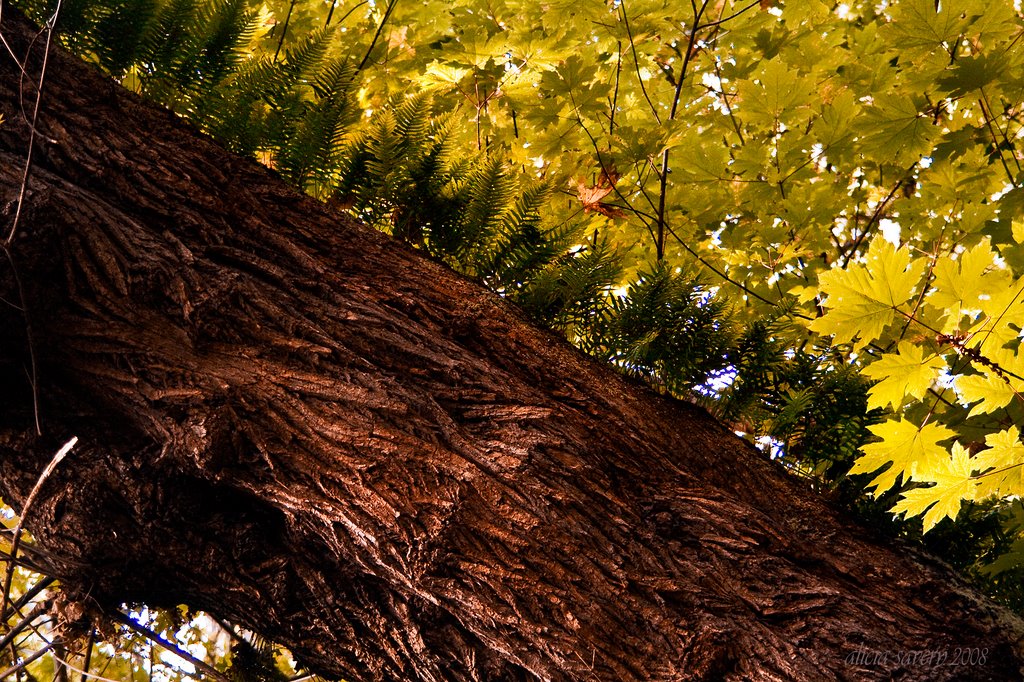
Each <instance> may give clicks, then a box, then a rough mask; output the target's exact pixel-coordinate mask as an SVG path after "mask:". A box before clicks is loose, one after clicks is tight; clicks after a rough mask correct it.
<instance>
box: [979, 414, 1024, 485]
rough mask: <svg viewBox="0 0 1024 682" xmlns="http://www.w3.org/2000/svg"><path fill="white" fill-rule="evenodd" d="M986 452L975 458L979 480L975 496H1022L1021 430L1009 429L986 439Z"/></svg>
mask: <svg viewBox="0 0 1024 682" xmlns="http://www.w3.org/2000/svg"><path fill="white" fill-rule="evenodd" d="M985 445H988V448H987V449H985V450H982V451H981V452H979V453H978V456H977V457H976V458H975V459H976V460H977V462H978V466H977V469H978V470H979V471H981V472H982V473H981V475H980V476H978V495H979V497H988V496H989V495H1000V496H1002V495H1022V494H1024V444H1021V442H1020V430H1019V429H1018V428H1017V427H1016V426H1011V427H1010V428H1008V429H1006V430H1005V431H1000V432H999V433H990V434H989V435H987V436H985Z"/></svg>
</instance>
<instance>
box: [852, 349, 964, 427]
mask: <svg viewBox="0 0 1024 682" xmlns="http://www.w3.org/2000/svg"><path fill="white" fill-rule="evenodd" d="M897 351H898V352H897V353H886V354H885V355H883V356H882V357H881V358H879V359H878V360H876V361H874V362H872V363H871V364H870V365H868V366H867V367H865V368H864V370H863V374H864V375H865V376H867V377H870V378H872V379H876V380H878V383H877V384H875V385H874V386H872V387H871V391H870V392H869V394H868V409H873V408H875V407H885V406H886V405H892V406H893V409H897V410H898V409H899V408H900V406H901V405H903V400H904V399H905V398H906V397H907V396H910V397H911V398H916V399H918V400H920V399H921V398H922V397H923V396H924V394H925V392H926V391H927V390H928V387H929V386H931V385H932V382H933V381H935V378H936V377H938V375H939V372H940V371H942V369H944V368H945V367H946V362H945V361H944V360H943V359H942V358H941V357H940V356H939V355H938V354H935V353H933V354H931V355H929V356H928V358H927V359H926V358H925V357H924V349H923V348H921V347H920V346H917V345H914V344H913V343H910V342H909V341H901V342H900V344H899V346H898V347H897Z"/></svg>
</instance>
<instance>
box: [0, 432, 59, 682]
mask: <svg viewBox="0 0 1024 682" xmlns="http://www.w3.org/2000/svg"><path fill="white" fill-rule="evenodd" d="M77 442H78V436H73V437H72V438H71V440H69V441H68V442H67V443H65V444H64V447H62V448H61V449H60V450H58V451H57V454H56V455H54V456H53V459H51V460H50V463H49V464H47V465H46V468H45V469H43V473H41V474H40V475H39V478H38V479H37V480H36V484H35V485H34V486H33V487H32V492H30V493H29V494H28V499H26V500H25V505H24V506H23V507H22V508H21V513H20V514H19V515H18V525H16V526H15V527H14V537H12V538H11V559H12V560H13V559H17V557H18V545H19V544H21V529H22V526H23V525H24V523H25V519H26V518H27V517H28V513H29V512H30V511H31V510H32V505H33V503H35V501H36V497H37V496H38V495H39V491H40V490H41V489H42V487H43V483H45V482H46V479H48V478H49V477H50V474H52V473H53V471H54V469H56V468H57V465H58V464H60V463H61V460H63V459H64V457H66V456H67V454H68V453H69V452H71V448H73V447H75V444H76V443H77ZM13 579H14V564H13V561H12V563H11V564H9V565H8V566H7V572H6V574H5V576H4V592H3V596H2V598H0V612H2V613H6V612H7V604H8V603H9V598H10V596H11V581H12V580H13ZM2 677H3V675H0V678H2Z"/></svg>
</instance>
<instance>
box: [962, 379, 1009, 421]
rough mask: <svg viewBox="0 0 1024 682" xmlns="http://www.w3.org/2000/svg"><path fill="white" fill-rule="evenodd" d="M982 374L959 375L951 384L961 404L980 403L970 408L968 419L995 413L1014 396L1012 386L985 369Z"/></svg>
mask: <svg viewBox="0 0 1024 682" xmlns="http://www.w3.org/2000/svg"><path fill="white" fill-rule="evenodd" d="M982 372H983V374H972V375H970V376H964V375H960V376H958V377H957V378H956V379H955V380H954V382H953V385H954V386H955V388H956V392H957V395H958V396H960V401H961V402H962V403H963V404H965V405H970V404H971V403H973V402H977V401H979V400H980V401H981V402H979V403H978V404H977V405H975V406H974V407H972V408H971V411H970V412H969V413H968V414H967V416H968V417H973V416H974V415H976V414H987V413H990V412H995V411H996V410H998V409H999V408H1001V407H1006V406H1007V405H1009V404H1010V401H1011V400H1013V397H1014V395H1016V394H1015V393H1014V390H1013V386H1011V385H1010V384H1008V383H1007V382H1006V381H1004V380H1003V379H1001V378H1000V377H998V376H996V374H995V373H994V372H992V371H990V370H987V369H983V370H982Z"/></svg>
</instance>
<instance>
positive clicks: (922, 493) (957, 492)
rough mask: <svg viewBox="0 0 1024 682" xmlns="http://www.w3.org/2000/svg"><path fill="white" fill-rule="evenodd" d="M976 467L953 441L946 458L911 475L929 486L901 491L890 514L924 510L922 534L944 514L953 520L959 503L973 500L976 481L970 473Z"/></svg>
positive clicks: (958, 511) (908, 513)
mask: <svg viewBox="0 0 1024 682" xmlns="http://www.w3.org/2000/svg"><path fill="white" fill-rule="evenodd" d="M977 467H978V464H977V462H975V460H974V459H973V458H972V457H971V456H970V454H969V453H968V452H967V449H966V448H964V447H963V446H961V445H960V443H953V450H952V452H951V453H950V456H949V457H947V458H946V459H945V460H944V461H942V462H938V463H937V465H936V466H935V467H933V468H932V469H930V470H929V471H928V472H927V474H922V475H921V476H920V477H917V476H915V479H916V480H920V481H922V482H925V483H931V484H933V485H931V486H929V487H922V488H913V489H911V490H907V491H905V492H903V493H901V496H902V498H901V499H900V501H899V502H897V503H896V506H894V507H893V508H892V511H893V513H895V514H906V515H907V516H917V515H919V514H921V513H924V512H925V510H928V511H927V513H925V514H924V518H923V519H922V522H923V523H924V532H926V533H927V532H928V531H930V530H931V529H932V528H934V527H935V524H936V523H938V522H939V521H941V520H942V519H944V518H946V517H947V516H948V517H949V518H951V519H955V518H956V515H957V514H959V513H960V504H961V502H962V501H963V500H973V499H975V495H976V489H977V481H976V480H975V479H974V478H972V477H971V473H972V471H974V470H975V469H976V468H977Z"/></svg>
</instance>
